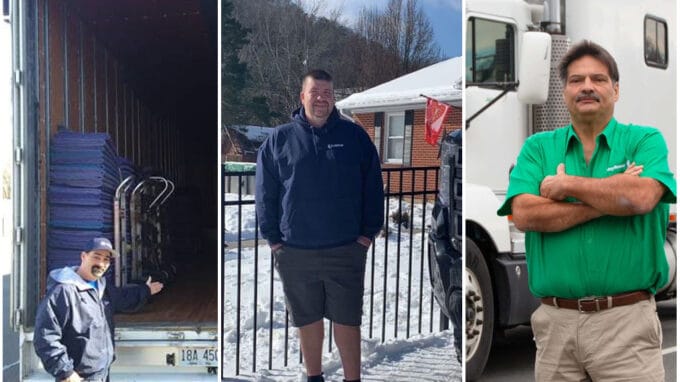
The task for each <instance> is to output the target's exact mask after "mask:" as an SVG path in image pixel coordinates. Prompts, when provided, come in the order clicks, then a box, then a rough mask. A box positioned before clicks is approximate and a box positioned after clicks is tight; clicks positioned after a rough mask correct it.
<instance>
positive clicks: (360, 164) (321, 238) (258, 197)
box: [255, 108, 384, 249]
mask: <svg viewBox="0 0 680 382" xmlns="http://www.w3.org/2000/svg"><path fill="white" fill-rule="evenodd" d="M292 120H293V121H292V122H290V123H288V124H285V125H282V126H279V127H277V128H276V129H275V130H274V132H273V133H272V134H271V135H270V136H269V137H268V138H267V140H266V141H265V142H264V143H263V144H262V146H261V147H260V151H259V152H258V156H257V171H256V176H255V178H256V192H255V201H256V208H257V216H258V220H259V226H260V231H261V233H262V235H263V236H264V238H265V239H267V240H268V241H269V244H270V245H273V244H278V243H284V244H286V245H289V246H291V247H297V248H316V249H319V248H329V247H335V246H339V245H343V244H347V243H350V242H352V241H354V240H356V239H357V237H359V236H366V237H368V238H373V237H374V236H375V235H376V234H377V233H378V231H380V228H381V227H382V225H383V220H384V212H383V211H384V207H383V204H384V200H383V183H382V175H381V171H380V160H379V158H378V153H377V151H376V149H375V146H374V145H373V142H372V141H371V139H370V138H369V137H368V134H367V133H366V131H364V129H363V128H361V126H358V125H356V124H354V123H352V122H350V121H347V120H344V119H341V118H340V115H339V114H338V112H337V110H336V109H333V112H332V113H331V115H330V116H329V118H328V121H327V122H326V124H325V125H324V126H322V127H320V128H315V127H313V126H311V125H310V124H309V123H308V122H307V120H306V118H305V113H304V109H302V108H300V109H298V110H296V111H294V112H293V115H292Z"/></svg>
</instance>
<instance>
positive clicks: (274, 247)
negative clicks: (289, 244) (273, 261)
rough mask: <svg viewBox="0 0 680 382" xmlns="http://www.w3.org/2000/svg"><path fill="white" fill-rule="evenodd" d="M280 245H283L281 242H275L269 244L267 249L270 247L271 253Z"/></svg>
mask: <svg viewBox="0 0 680 382" xmlns="http://www.w3.org/2000/svg"><path fill="white" fill-rule="evenodd" d="M281 247H283V243H276V244H274V245H270V246H269V249H270V251H271V253H274V252H276V250H277V249H279V248H281Z"/></svg>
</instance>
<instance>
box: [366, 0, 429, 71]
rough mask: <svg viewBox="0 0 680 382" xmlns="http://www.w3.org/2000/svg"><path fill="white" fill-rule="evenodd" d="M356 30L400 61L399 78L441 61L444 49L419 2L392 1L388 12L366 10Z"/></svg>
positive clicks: (416, 0)
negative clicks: (438, 42) (437, 43)
mask: <svg viewBox="0 0 680 382" xmlns="http://www.w3.org/2000/svg"><path fill="white" fill-rule="evenodd" d="M355 29H356V31H357V32H358V33H359V34H360V35H361V36H362V37H363V38H365V39H366V40H368V41H372V42H377V43H379V44H380V45H382V46H384V47H385V48H386V49H387V51H388V52H390V53H391V54H393V55H395V56H397V57H398V58H399V61H400V62H399V66H398V68H397V70H396V73H394V74H395V76H399V75H402V74H405V73H410V72H412V71H414V70H416V69H420V68H422V67H424V66H427V65H430V64H433V63H435V62H438V61H440V60H441V58H442V54H441V49H440V48H439V47H438V46H437V45H436V43H435V41H434V33H433V31H432V26H431V25H430V22H429V20H428V19H427V16H426V15H425V13H424V11H423V9H422V6H421V5H420V2H419V0H406V1H405V2H404V1H403V0H390V1H389V3H388V4H387V7H386V9H385V10H384V11H382V12H381V11H379V10H377V9H376V8H375V7H373V8H364V9H362V11H361V13H360V16H359V19H358V20H357V23H356V26H355Z"/></svg>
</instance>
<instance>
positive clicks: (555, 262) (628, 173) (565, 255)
mask: <svg viewBox="0 0 680 382" xmlns="http://www.w3.org/2000/svg"><path fill="white" fill-rule="evenodd" d="M560 75H561V78H562V81H563V84H564V94H563V95H564V100H565V103H566V105H567V108H568V109H569V113H570V115H571V120H572V123H571V124H570V125H568V126H565V127H563V128H560V129H557V130H554V131H550V132H544V133H538V134H535V135H533V136H531V137H529V138H528V139H527V141H526V142H525V144H524V147H523V148H522V151H521V152H520V155H519V158H518V159H517V164H516V166H515V168H514V169H513V170H512V173H511V175H510V186H509V189H508V193H507V198H506V200H505V203H504V204H503V205H502V206H501V208H500V209H499V210H498V214H499V215H509V214H512V215H513V221H514V223H515V225H516V227H517V228H519V229H521V230H523V231H526V253H527V266H528V270H529V288H530V290H531V292H532V293H533V294H534V295H536V296H537V297H539V298H541V301H542V304H541V306H540V307H539V308H538V309H537V310H536V311H535V312H534V314H533V315H532V317H531V324H532V330H533V331H534V336H535V339H536V348H537V352H536V366H535V376H536V380H537V381H558V380H559V381H563V380H574V381H581V380H588V379H592V380H596V381H603V380H610V381H619V380H626V381H633V380H640V381H663V379H664V369H663V360H662V355H661V327H660V323H659V319H658V316H657V315H656V306H655V303H654V298H653V295H654V293H655V292H656V290H657V289H658V288H660V287H661V286H663V285H664V284H665V283H666V282H667V277H668V276H667V275H668V264H667V262H666V258H665V255H664V242H665V238H666V227H667V224H668V212H669V208H668V204H667V203H675V198H676V184H675V179H674V178H673V174H672V173H671V172H670V170H669V168H668V149H667V147H666V144H665V142H664V139H663V137H662V135H661V133H660V132H659V131H658V130H656V129H654V128H651V127H642V126H636V125H626V124H622V123H619V122H618V121H617V120H616V119H614V117H613V116H614V104H615V103H616V101H617V100H618V97H619V84H618V82H619V74H618V69H617V65H616V62H615V61H614V59H613V57H612V56H611V55H610V54H609V53H608V52H607V51H606V50H605V49H603V48H602V47H601V46H599V45H597V44H595V43H593V42H590V41H583V42H580V43H578V44H576V45H574V46H573V47H572V48H571V49H570V50H569V52H567V54H566V55H565V56H564V58H563V60H562V62H561V63H560ZM661 112H662V111H661Z"/></svg>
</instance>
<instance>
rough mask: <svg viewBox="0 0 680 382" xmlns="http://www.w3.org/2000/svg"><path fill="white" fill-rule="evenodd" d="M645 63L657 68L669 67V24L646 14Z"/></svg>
mask: <svg viewBox="0 0 680 382" xmlns="http://www.w3.org/2000/svg"><path fill="white" fill-rule="evenodd" d="M645 63H646V64H647V65H648V66H653V67H655V68H662V69H666V68H667V67H668V26H667V25H666V22H665V21H663V20H662V19H660V18H657V17H654V16H645Z"/></svg>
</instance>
